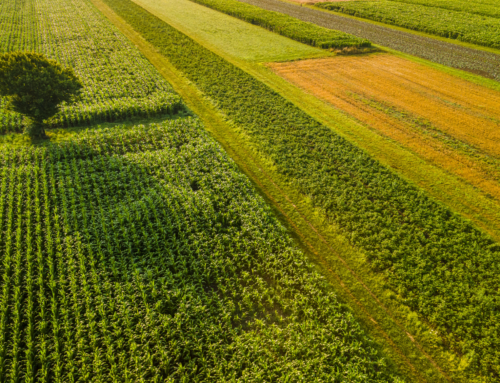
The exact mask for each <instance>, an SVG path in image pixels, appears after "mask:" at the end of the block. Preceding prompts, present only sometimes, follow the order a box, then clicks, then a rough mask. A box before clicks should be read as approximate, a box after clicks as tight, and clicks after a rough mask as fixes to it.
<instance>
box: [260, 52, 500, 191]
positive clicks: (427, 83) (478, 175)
mask: <svg viewBox="0 0 500 383" xmlns="http://www.w3.org/2000/svg"><path fill="white" fill-rule="evenodd" d="M269 66H270V67H271V68H272V69H273V70H274V71H275V72H276V73H277V74H279V75H280V76H282V77H283V78H285V79H286V80H288V81H290V82H292V83H294V84H296V85H297V86H299V87H301V88H302V89H304V90H306V91H307V92H308V93H311V94H313V95H315V96H316V97H318V98H320V99H323V100H325V101H327V102H329V103H331V104H332V105H334V106H335V107H336V108H338V109H340V110H342V111H344V112H345V113H347V114H349V115H350V116H352V117H354V118H356V119H357V120H358V121H360V122H361V123H363V124H364V125H365V126H367V127H369V128H370V129H374V130H376V131H377V132H379V133H380V134H382V135H384V136H387V137H389V138H391V139H393V140H396V141H398V142H399V143H400V144H401V145H402V146H404V147H406V148H408V149H410V150H411V151H413V152H414V153H417V154H418V155H419V156H421V157H422V158H425V159H426V160H427V161H430V162H432V163H434V164H436V165H438V166H440V167H442V168H444V169H446V170H447V171H449V172H451V173H454V174H456V175H457V176H459V177H460V178H462V179H464V180H466V181H467V182H469V183H471V184H473V185H474V186H476V187H478V188H480V189H482V190H483V191H485V192H486V193H488V194H490V195H492V196H494V197H495V198H497V199H498V200H500V182H499V181H500V92H497V91H494V90H490V89H487V88H483V87H481V86H479V85H476V84H473V83H470V82H467V81H465V80H461V79H458V78H456V77H453V76H451V75H447V74H445V73H442V72H440V71H437V70H434V69H431V68H429V67H427V66H424V65H421V64H417V63H414V62H412V61H408V60H405V59H401V58H398V57H395V56H393V55H389V54H374V55H369V56H357V57H353V56H351V57H342V56H337V57H333V58H326V59H316V60H304V61H296V62H287V63H273V64H269Z"/></svg>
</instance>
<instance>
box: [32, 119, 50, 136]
mask: <svg viewBox="0 0 500 383" xmlns="http://www.w3.org/2000/svg"><path fill="white" fill-rule="evenodd" d="M28 134H29V135H30V137H33V138H47V135H46V134H45V124H44V123H43V122H37V121H33V124H32V125H31V126H30V128H29V131H28Z"/></svg>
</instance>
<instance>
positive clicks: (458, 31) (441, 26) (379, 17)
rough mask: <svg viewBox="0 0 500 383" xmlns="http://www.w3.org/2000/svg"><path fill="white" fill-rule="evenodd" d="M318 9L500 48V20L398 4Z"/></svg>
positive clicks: (338, 4)
mask: <svg viewBox="0 0 500 383" xmlns="http://www.w3.org/2000/svg"><path fill="white" fill-rule="evenodd" d="M316 6H317V7H320V8H324V9H328V10H331V11H337V12H342V13H346V14H348V15H352V16H357V17H362V18H365V19H370V20H375V21H380V22H382V23H386V24H391V25H397V26H399V27H403V28H408V29H412V30H416V31H421V32H425V33H429V34H433V35H437V36H441V37H447V38H450V39H457V40H460V41H464V42H468V43H472V44H478V45H484V46H487V47H492V48H500V33H498V31H499V30H500V19H498V18H495V17H486V16H481V15H478V14H472V13H465V12H457V11H454V10H448V9H443V8H436V7H432V6H425V5H420V4H414V3H412V4H409V3H407V2H396V1H346V2H335V3H318V4H316Z"/></svg>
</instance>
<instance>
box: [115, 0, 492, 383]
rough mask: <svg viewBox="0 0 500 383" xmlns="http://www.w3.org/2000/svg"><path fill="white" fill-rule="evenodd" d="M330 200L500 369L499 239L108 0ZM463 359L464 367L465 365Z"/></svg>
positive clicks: (456, 344) (450, 334) (239, 75)
mask: <svg viewBox="0 0 500 383" xmlns="http://www.w3.org/2000/svg"><path fill="white" fill-rule="evenodd" d="M105 2H106V3H107V4H108V5H109V6H110V7H111V8H113V9H114V11H115V12H116V13H117V14H119V15H120V16H121V17H122V18H123V19H124V20H126V21H127V22H128V23H129V24H130V25H131V26H132V27H133V28H135V29H136V30H137V31H139V32H140V33H141V34H142V35H143V37H144V38H145V39H146V40H147V41H149V42H150V43H151V44H153V45H155V46H156V47H157V48H158V49H159V50H160V51H161V52H162V53H163V54H164V55H165V56H166V57H168V59H169V60H170V61H171V63H172V64H173V65H174V66H175V67H177V68H178V69H179V70H181V71H182V72H183V73H184V74H185V75H186V76H187V77H188V79H189V80H191V81H192V82H193V83H194V84H196V86H197V87H198V88H199V89H200V90H202V91H203V92H204V93H205V94H206V95H207V96H209V97H210V98H211V99H212V100H213V102H214V103H215V104H216V105H217V107H218V108H219V109H220V110H221V111H223V112H224V113H225V114H226V115H227V116H228V117H229V118H230V119H231V120H233V121H234V122H235V123H236V124H237V125H238V126H239V127H241V128H242V129H243V130H244V131H245V133H246V134H247V135H249V136H250V137H251V138H252V139H253V141H254V144H255V145H256V147H258V148H259V150H261V152H262V154H263V155H265V156H267V157H268V158H270V159H271V160H272V161H274V164H275V166H276V169H277V171H278V172H280V173H281V174H282V175H283V176H285V177H287V178H288V180H289V182H290V184H291V185H292V186H294V187H295V188H296V189H298V190H300V191H301V192H302V193H303V194H304V195H308V196H309V197H310V198H311V199H312V201H313V203H314V204H315V205H316V206H318V207H321V208H323V209H324V210H325V211H326V212H327V214H328V216H329V217H330V219H331V220H332V221H333V222H335V223H336V224H337V225H338V226H339V227H340V229H341V230H342V231H343V232H344V234H345V235H346V236H347V237H348V238H350V240H351V241H352V243H353V244H355V245H357V246H358V247H359V248H361V249H362V250H363V251H364V252H365V253H366V254H367V257H368V260H369V262H370V264H371V265H372V267H373V269H374V270H377V271H379V272H381V273H383V274H384V275H385V277H386V280H387V283H388V285H389V286H390V287H391V288H392V289H393V290H394V291H396V292H397V294H398V296H399V297H400V300H401V302H403V303H404V304H405V305H407V306H409V307H410V308H411V309H413V310H414V311H416V312H417V313H418V314H419V315H420V318H422V319H423V320H425V321H426V322H427V323H429V324H430V325H431V326H432V327H433V328H434V329H435V331H436V333H437V334H438V336H439V337H441V339H442V340H443V342H444V343H445V345H446V346H447V347H451V348H452V349H453V350H454V351H455V352H457V353H459V354H461V355H464V356H465V355H466V357H464V361H465V363H464V364H465V365H466V366H467V364H468V368H469V370H470V369H472V370H474V371H479V372H480V373H482V374H484V375H485V376H493V377H497V376H498V374H499V372H500V357H499V354H498V352H497V351H498V350H499V349H500V310H499V309H500V303H499V302H500V300H499V299H500V290H499V289H498V286H500V245H499V244H498V243H496V242H495V241H494V240H493V239H492V238H491V237H489V236H488V235H486V234H484V233H483V232H481V231H479V230H478V229H476V228H475V227H474V226H473V225H472V224H471V223H470V222H469V221H467V220H465V219H464V218H462V217H461V216H459V215H457V214H454V213H453V212H451V211H450V210H449V209H448V208H446V207H444V206H443V205H441V204H439V203H437V202H435V201H434V200H432V199H430V198H428V197H427V196H426V194H425V193H424V192H423V191H422V190H420V189H418V188H417V187H415V186H414V185H412V184H410V183H408V182H407V181H405V180H403V179H401V178H400V177H399V176H397V175H396V174H395V173H393V172H391V171H390V170H388V169H387V168H385V167H384V166H382V165H381V164H380V163H378V162H377V161H375V160H374V159H372V158H370V157H369V156H368V155H367V154H366V153H365V152H363V151H362V150H360V149H358V148H357V147H355V146H354V145H352V144H351V143H349V142H348V141H346V140H345V139H344V138H342V137H340V136H338V135H337V134H335V133H334V132H333V131H332V130H331V129H329V128H327V127H325V126H323V125H321V124H320V123H318V122H317V121H316V120H314V119H313V118H312V117H310V116H309V115H308V114H307V113H305V112H303V111H302V110H300V109H299V108H297V107H296V106H294V105H293V104H292V103H290V102H288V101H287V100H286V99H284V98H283V97H282V96H280V95H279V94H278V93H276V92H274V91H273V90H271V89H270V88H269V87H267V86H266V85H264V84H263V83H261V82H259V81H257V80H256V79H254V78H253V77H252V76H250V75H249V74H247V73H246V72H244V71H243V70H241V69H239V68H237V67H235V66H234V65H232V64H230V63H228V62H227V61H225V60H224V59H222V58H221V57H219V56H217V55H216V54H214V53H212V52H211V51H209V50H208V49H205V48H204V47H202V46H200V45H199V44H198V43H196V42H195V41H193V40H192V39H190V38H188V37H187V36H185V35H184V34H182V33H180V32H179V31H177V30H176V29H174V28H172V27H171V26H169V25H168V24H166V23H164V22H163V21H161V20H160V19H158V18H156V17H155V16H153V15H151V14H150V13H148V12H147V11H145V10H144V9H142V8H141V7H139V6H138V5H136V4H135V3H133V2H131V1H130V0H105ZM462 367H463V366H462Z"/></svg>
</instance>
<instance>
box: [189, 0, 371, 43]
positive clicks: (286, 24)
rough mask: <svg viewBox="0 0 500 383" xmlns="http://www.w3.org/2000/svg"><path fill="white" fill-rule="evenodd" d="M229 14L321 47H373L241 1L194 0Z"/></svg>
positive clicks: (335, 32) (366, 41) (348, 36)
mask: <svg viewBox="0 0 500 383" xmlns="http://www.w3.org/2000/svg"><path fill="white" fill-rule="evenodd" d="M191 1H193V2H195V3H199V4H202V5H205V6H207V7H209V8H212V9H215V10H217V11H220V12H223V13H226V14H228V15H231V16H234V17H237V18H238V19H241V20H245V21H247V22H249V23H252V24H255V25H259V26H261V27H264V28H266V29H269V30H270V31H272V32H275V33H279V34H280V35H283V36H286V37H289V38H291V39H293V40H297V41H300V42H301V43H304V44H308V45H312V46H314V47H319V48H325V49H326V48H345V47H369V46H371V43H370V42H369V41H368V40H366V39H362V38H359V37H356V36H353V35H350V34H348V33H344V32H339V31H335V30H332V29H327V28H323V27H319V26H317V25H315V24H312V23H307V22H304V21H301V20H299V19H296V18H294V17H290V16H288V15H284V14H282V13H278V12H272V11H267V10H265V9H262V8H258V7H255V6H253V5H250V4H245V3H242V2H240V1H237V0H191Z"/></svg>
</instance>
